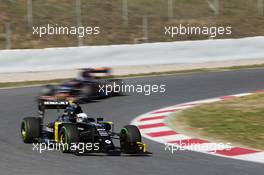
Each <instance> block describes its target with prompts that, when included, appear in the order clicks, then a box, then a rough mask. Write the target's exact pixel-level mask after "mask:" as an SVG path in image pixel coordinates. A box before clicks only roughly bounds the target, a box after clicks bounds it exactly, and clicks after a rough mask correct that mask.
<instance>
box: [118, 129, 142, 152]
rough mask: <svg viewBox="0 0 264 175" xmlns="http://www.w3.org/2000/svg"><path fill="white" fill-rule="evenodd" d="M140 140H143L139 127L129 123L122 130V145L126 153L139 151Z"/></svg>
mask: <svg viewBox="0 0 264 175" xmlns="http://www.w3.org/2000/svg"><path fill="white" fill-rule="evenodd" d="M138 142H141V134H140V131H139V129H138V128H137V127H136V126H134V125H127V126H124V127H123V128H122V129H121V132H120V147H121V149H122V151H123V152H125V153H137V152H138V151H139V150H138V144H137V143H138Z"/></svg>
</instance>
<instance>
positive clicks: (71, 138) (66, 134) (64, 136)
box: [59, 125, 79, 153]
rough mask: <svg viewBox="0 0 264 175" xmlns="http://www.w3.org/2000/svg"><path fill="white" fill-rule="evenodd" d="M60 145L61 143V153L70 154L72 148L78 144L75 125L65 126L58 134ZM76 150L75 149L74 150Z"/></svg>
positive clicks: (77, 132)
mask: <svg viewBox="0 0 264 175" xmlns="http://www.w3.org/2000/svg"><path fill="white" fill-rule="evenodd" d="M59 139H60V143H62V145H63V146H62V152H63V153H70V152H72V151H71V150H72V149H71V148H72V146H76V145H77V143H78V142H79V131H78V129H77V126H75V125H65V126H63V127H62V128H61V129H60V132H59ZM74 149H76V148H74Z"/></svg>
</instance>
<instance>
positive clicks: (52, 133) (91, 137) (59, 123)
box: [21, 101, 147, 155]
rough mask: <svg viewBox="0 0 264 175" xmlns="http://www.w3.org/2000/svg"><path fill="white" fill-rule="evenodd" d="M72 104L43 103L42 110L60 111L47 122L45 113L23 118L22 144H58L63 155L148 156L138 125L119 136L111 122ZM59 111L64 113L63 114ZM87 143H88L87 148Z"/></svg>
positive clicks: (124, 128) (127, 128) (128, 127)
mask: <svg viewBox="0 0 264 175" xmlns="http://www.w3.org/2000/svg"><path fill="white" fill-rule="evenodd" d="M71 103H72V102H68V101H53V102H51V101H45V102H43V104H42V105H43V106H42V108H41V109H42V110H48V109H57V110H58V116H57V119H56V120H55V121H53V122H48V123H44V118H45V111H42V112H41V113H40V117H26V118H24V119H23V120H22V122H21V136H22V140H23V142H24V143H42V144H47V145H49V144H50V143H53V144H57V145H58V144H59V147H57V148H59V149H60V150H61V151H62V152H63V153H74V154H76V155H80V154H83V153H109V154H111V153H127V154H140V153H147V152H146V144H144V143H142V142H141V134H140V131H139V129H138V128H137V127H136V126H134V125H126V126H124V127H123V128H122V129H121V130H120V132H118V133H116V132H114V129H113V128H114V127H113V123H112V122H105V121H104V120H103V118H96V119H95V118H92V117H88V116H87V115H86V114H85V113H84V112H83V111H82V109H81V107H80V106H79V105H76V104H71ZM73 106H75V108H74V110H72V109H73ZM76 106H77V107H76ZM75 109H78V110H77V111H78V112H74V111H76V110H75ZM60 110H64V112H63V113H60ZM114 139H117V140H119V141H120V147H117V146H115V144H114V142H113V140H114ZM87 144H89V145H88V147H87ZM80 145H81V146H80ZM84 145H85V146H84Z"/></svg>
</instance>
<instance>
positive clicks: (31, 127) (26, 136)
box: [21, 117, 41, 143]
mask: <svg viewBox="0 0 264 175" xmlns="http://www.w3.org/2000/svg"><path fill="white" fill-rule="evenodd" d="M40 136H41V119H40V118H39V117H27V118H24V119H23V120H22V122H21V137H22V140H23V142H24V143H33V142H36V141H37V140H38V139H39V138H40Z"/></svg>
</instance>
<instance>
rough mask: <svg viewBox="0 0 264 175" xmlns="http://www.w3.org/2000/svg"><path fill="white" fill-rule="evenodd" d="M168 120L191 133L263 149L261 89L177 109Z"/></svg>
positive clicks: (263, 96) (263, 99)
mask: <svg viewBox="0 0 264 175" xmlns="http://www.w3.org/2000/svg"><path fill="white" fill-rule="evenodd" d="M176 115H177V117H176V116H173V117H171V118H170V122H171V124H173V125H174V126H177V127H178V126H179V125H180V127H181V129H182V130H186V132H189V133H194V135H195V136H200V137H205V138H213V139H214V140H221V141H224V142H230V143H233V144H236V145H243V146H246V147H250V148H255V149H260V150H264V132H263V127H264V93H260V94H256V95H250V96H245V97H240V98H235V99H232V100H227V101H220V102H216V103H211V104H205V105H201V106H198V107H195V108H191V109H187V110H184V111H182V112H179V113H178V114H176Z"/></svg>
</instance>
